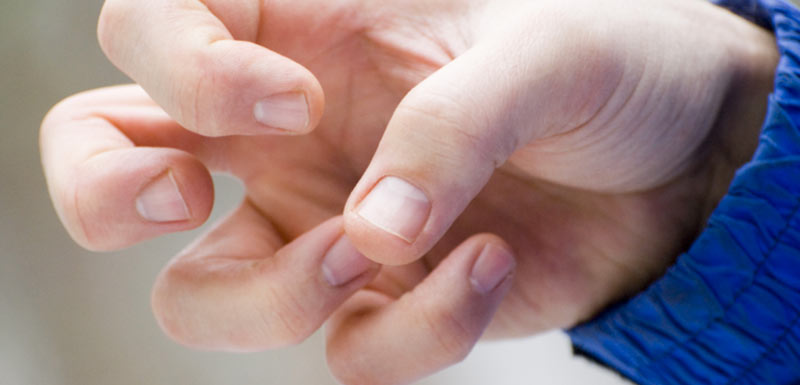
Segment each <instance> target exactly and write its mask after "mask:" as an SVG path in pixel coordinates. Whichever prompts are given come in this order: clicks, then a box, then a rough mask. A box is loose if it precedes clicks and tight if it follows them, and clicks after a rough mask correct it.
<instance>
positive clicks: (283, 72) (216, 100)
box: [98, 0, 324, 136]
mask: <svg viewBox="0 0 800 385" xmlns="http://www.w3.org/2000/svg"><path fill="white" fill-rule="evenodd" d="M260 3H261V2H260V1H258V0H249V1H241V2H236V3H235V5H231V4H225V6H224V7H222V8H220V9H218V10H217V11H218V13H221V14H222V15H223V16H224V19H223V18H220V17H219V15H217V14H215V13H214V12H213V11H214V5H213V4H211V3H208V4H209V6H206V4H204V3H203V2H201V1H199V0H184V1H168V0H137V1H134V0H107V1H106V3H105V5H104V6H103V10H102V12H101V15H100V22H99V25H98V38H99V41H100V46H101V47H102V49H103V51H104V52H105V53H106V55H107V56H108V58H109V59H110V60H111V62H113V63H114V65H116V66H117V67H118V68H120V69H121V70H122V71H123V72H124V73H125V74H127V75H128V76H130V77H131V78H132V79H133V80H135V81H136V82H137V83H139V84H140V85H141V86H142V87H143V88H144V89H145V90H146V91H147V93H148V94H149V95H150V96H151V97H152V98H153V99H154V100H155V101H156V102H157V103H158V104H159V105H160V106H161V107H162V108H164V110H165V111H167V113H168V114H169V115H170V116H171V117H173V118H174V119H175V120H176V121H178V122H179V123H180V124H181V125H182V126H184V127H186V128H187V129H190V130H192V131H195V132H197V133H199V134H202V135H206V136H224V135H257V134H265V133H273V134H275V133H278V134H281V133H282V134H301V133H306V132H308V131H310V130H311V129H312V128H313V127H314V126H315V125H316V124H317V123H318V122H319V119H320V117H321V116H322V111H323V108H324V106H323V105H324V96H323V93H322V87H321V86H320V84H319V82H318V81H317V79H316V78H315V77H314V76H313V75H312V74H311V72H309V71H308V70H307V69H306V68H304V67H303V66H301V65H300V64H298V63H296V62H294V61H292V60H290V59H288V58H286V57H284V56H281V55H279V54H277V53H275V52H273V51H271V50H269V49H267V48H265V47H261V46H259V45H257V44H254V43H252V42H250V41H252V40H255V38H256V35H257V34H258V29H259V22H260V18H261V15H260V13H261V7H260ZM217 8H219V7H217ZM223 20H225V21H227V22H228V23H235V24H236V27H235V28H234V27H229V26H227V25H226V24H225V23H224V22H223Z"/></svg>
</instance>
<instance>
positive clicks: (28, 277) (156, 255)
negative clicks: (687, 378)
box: [0, 0, 625, 385]
mask: <svg viewBox="0 0 800 385" xmlns="http://www.w3.org/2000/svg"><path fill="white" fill-rule="evenodd" d="M332 1H335V0H332ZM101 4H102V1H100V0H82V1H81V0H79V1H68V0H49V1H48V0H4V1H3V2H2V5H0V122H1V125H0V134H1V135H0V383H2V384H9V385H40V384H48V385H49V384H65V385H95V384H114V385H126V384H146V385H161V384H192V385H206V384H208V385H212V384H323V385H324V384H334V383H335V381H334V380H333V379H332V378H331V377H330V376H329V375H328V373H327V370H326V368H325V362H324V347H323V345H322V340H321V338H320V336H319V334H317V335H315V336H314V337H312V338H311V339H309V340H308V341H307V342H306V343H304V344H302V345H301V346H299V347H296V348H291V349H286V350H281V351H274V352H265V353H259V354H248V355H235V354H221V353H208V352H197V351H192V350H189V349H186V348H184V347H181V346H178V345H176V344H174V343H172V342H171V341H169V340H167V339H166V338H165V337H164V336H163V335H162V334H161V332H160V330H159V329H158V327H157V325H156V323H155V321H154V319H153V317H152V314H151V312H150V307H149V294H150V286H151V284H152V282H153V279H154V277H155V276H156V274H157V273H158V271H159V269H160V268H161V267H162V266H163V265H164V264H165V263H166V261H167V260H168V259H169V257H170V256H171V255H173V254H174V253H176V252H177V251H178V250H179V249H180V248H181V247H182V246H183V245H185V244H187V243H188V242H189V241H190V240H191V239H192V238H193V237H194V236H195V235H197V232H192V233H185V234H178V235H173V236H169V237H166V238H162V239H158V240H156V241H152V242H149V243H146V244H144V245H141V246H137V247H134V248H132V249H129V250H125V251H122V252H117V253H108V254H102V255H101V254H94V253H90V252H87V251H85V250H82V249H81V248H79V247H78V246H76V245H75V244H74V243H73V242H72V241H71V240H70V239H69V238H68V236H67V235H66V233H65V231H64V230H63V229H62V227H61V225H60V223H59V222H58V219H57V218H56V215H55V212H54V211H53V209H52V206H51V204H50V201H49V198H48V196H47V191H46V187H45V183H44V178H43V176H42V172H41V167H40V164H39V151H38V143H37V140H38V139H37V138H38V127H39V123H40V121H41V119H42V117H43V116H44V114H45V113H46V112H47V110H48V109H49V107H50V106H52V105H53V104H55V103H56V102H58V101H59V100H60V99H62V98H64V97H66V96H68V95H69V94H71V93H75V92H79V91H81V90H84V89H88V88H93V87H99V86H104V85H111V84H117V83H122V82H125V81H126V79H125V78H124V76H122V75H121V74H120V73H119V72H118V71H116V70H115V69H114V68H113V67H112V66H111V65H110V64H109V63H108V62H107V61H106V60H105V58H104V57H103V55H102V53H101V52H100V50H99V48H98V46H97V43H96V38H95V25H96V19H97V15H98V13H99V9H100V6H101ZM216 181H217V194H218V201H217V204H216V208H215V210H214V214H213V216H212V221H213V218H218V217H219V216H220V215H221V214H224V213H225V212H226V211H227V210H229V209H230V208H232V207H233V206H234V205H235V204H236V203H237V202H238V200H239V199H240V197H241V193H242V191H241V188H240V187H239V185H238V184H237V183H236V182H235V181H233V180H231V179H227V178H216ZM586 383H590V384H609V385H611V384H624V383H625V382H624V381H622V380H621V379H620V378H619V377H618V376H617V375H615V374H612V373H610V372H607V371H605V370H603V369H601V368H599V367H596V366H594V365H593V364H590V363H588V362H586V361H584V360H581V359H576V358H572V357H571V353H570V348H569V345H568V340H567V338H566V337H565V336H564V335H563V334H561V333H557V332H556V333H549V334H546V335H543V336H539V337H534V338H529V339H525V340H517V341H508V342H499V343H497V342H495V343H485V344H481V345H479V346H478V348H477V349H476V350H475V351H474V352H473V354H472V355H471V356H470V357H469V358H468V359H467V360H466V361H465V362H464V363H462V364H460V365H458V366H456V367H454V368H451V369H449V370H447V371H445V372H443V373H441V374H439V375H436V376H434V377H432V378H429V379H426V380H424V381H422V382H421V384H427V385H434V384H460V385H470V384H493V385H504V384H586Z"/></svg>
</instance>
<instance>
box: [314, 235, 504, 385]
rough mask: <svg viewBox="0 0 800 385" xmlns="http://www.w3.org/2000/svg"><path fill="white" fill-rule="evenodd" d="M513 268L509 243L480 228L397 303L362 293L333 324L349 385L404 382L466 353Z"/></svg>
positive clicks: (340, 372) (336, 359)
mask: <svg viewBox="0 0 800 385" xmlns="http://www.w3.org/2000/svg"><path fill="white" fill-rule="evenodd" d="M514 267H515V262H514V257H513V256H512V254H511V251H510V249H509V246H508V245H506V244H505V243H504V242H503V241H502V240H500V239H499V238H497V237H496V236H490V235H478V236H474V237H472V238H470V239H469V240H467V241H466V242H464V243H462V244H461V245H460V246H459V247H458V248H456V249H455V250H454V251H453V252H452V253H451V254H450V255H449V256H448V257H447V258H445V260H443V261H442V263H441V264H440V265H439V266H437V267H436V269H435V270H434V271H433V272H432V273H431V274H430V275H429V276H428V277H427V278H426V279H425V280H424V281H422V282H421V283H420V284H419V285H418V286H417V287H416V288H414V289H413V290H412V291H410V292H408V293H406V294H405V295H403V296H402V297H400V298H399V299H398V300H396V301H394V302H392V300H391V299H390V298H388V297H386V296H385V295H381V294H378V293H376V292H374V291H362V292H359V293H358V294H356V295H355V296H354V297H353V298H352V299H351V300H350V301H349V302H347V303H346V304H345V305H344V306H343V307H342V308H341V309H340V310H339V311H337V313H336V314H335V315H334V317H333V318H332V320H331V323H330V324H329V326H328V332H329V333H328V345H327V351H328V364H329V365H330V368H331V371H332V372H333V373H334V375H335V376H336V377H337V378H338V379H339V380H340V381H342V382H343V383H345V384H348V385H351V384H371V385H375V384H401V383H408V382H411V381H413V380H415V379H417V378H420V377H423V376H425V375H428V374H431V373H433V372H435V371H438V370H441V369H443V368H445V367H447V366H449V365H451V364H454V363H456V362H458V361H460V360H462V359H463V358H465V357H466V355H467V354H468V353H469V352H470V350H472V347H473V346H474V344H475V343H476V342H477V341H478V339H479V338H480V336H481V333H482V332H483V330H484V329H485V328H486V326H487V324H488V323H489V321H490V320H491V318H492V316H493V314H494V312H495V310H496V309H497V307H498V305H499V304H500V302H501V300H502V299H503V296H504V295H505V293H506V292H507V291H508V289H509V288H510V287H511V278H510V277H511V274H512V272H513V270H514Z"/></svg>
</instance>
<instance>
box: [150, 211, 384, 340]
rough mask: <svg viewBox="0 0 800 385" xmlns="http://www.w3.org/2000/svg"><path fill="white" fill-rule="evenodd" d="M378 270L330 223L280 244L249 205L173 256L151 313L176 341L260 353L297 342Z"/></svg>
mask: <svg viewBox="0 0 800 385" xmlns="http://www.w3.org/2000/svg"><path fill="white" fill-rule="evenodd" d="M377 271H378V265H377V264H375V263H373V262H371V261H370V260H368V259H366V258H365V257H364V256H363V255H361V253H359V252H358V251H357V250H356V249H355V247H354V246H353V245H352V244H351V243H350V241H349V240H348V239H347V237H346V236H345V235H343V230H342V221H341V218H339V217H337V218H334V219H331V220H329V221H327V222H325V223H323V224H321V225H319V226H317V227H316V228H314V229H312V230H311V231H309V232H308V233H306V234H304V235H302V236H300V237H299V238H297V239H295V240H293V241H292V242H290V243H288V244H286V245H283V246H282V240H281V239H280V237H279V236H278V235H277V232H276V231H275V229H274V227H273V226H272V224H271V223H270V222H269V221H268V220H267V219H266V218H265V217H264V216H263V215H261V214H260V213H259V212H258V210H257V209H255V208H254V207H253V206H252V205H251V204H250V203H249V202H246V203H245V204H243V205H242V207H241V208H240V209H239V210H238V211H237V212H235V213H234V214H233V215H231V216H230V217H229V218H227V219H226V220H224V221H223V222H222V223H221V224H220V225H219V226H217V227H216V228H215V229H214V230H212V231H211V232H210V233H209V234H208V235H206V236H204V237H202V238H201V239H200V240H199V241H197V242H196V243H195V244H194V245H192V246H190V247H189V248H188V249H187V250H186V251H184V252H183V253H181V255H179V256H178V257H176V258H175V259H174V260H173V262H172V263H170V264H169V265H168V266H167V267H166V268H165V269H164V271H163V272H162V274H161V275H160V276H159V278H158V280H157V282H156V285H155V288H154V289H153V310H154V312H155V314H156V318H157V319H158V320H159V323H160V325H161V327H162V328H163V329H164V331H165V332H166V333H167V334H168V335H169V336H170V337H172V338H173V339H175V340H176V341H178V342H180V343H182V344H184V345H188V346H192V347H195V348H202V349H213V350H229V351H258V350H265V349H271V348H278V347H283V346H287V345H293V344H296V343H299V342H301V341H303V340H304V339H306V338H307V337H308V336H310V335H311V334H312V333H313V332H314V331H315V330H317V329H318V328H319V327H320V325H322V323H323V322H324V321H325V320H326V319H327V318H328V316H329V315H330V314H331V313H332V312H333V311H334V310H335V309H336V308H337V307H338V306H339V305H340V304H341V303H342V302H344V301H345V300H346V299H347V298H348V297H350V295H352V294H353V293H354V292H355V291H357V290H358V289H360V288H361V287H363V286H364V285H365V284H367V283H368V282H370V281H371V280H372V278H373V277H374V276H375V274H376V273H377Z"/></svg>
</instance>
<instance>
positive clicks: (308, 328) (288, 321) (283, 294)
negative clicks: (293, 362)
mask: <svg viewBox="0 0 800 385" xmlns="http://www.w3.org/2000/svg"><path fill="white" fill-rule="evenodd" d="M266 295H267V298H266V300H265V301H264V303H265V304H267V305H265V306H258V307H257V308H256V309H255V312H256V314H258V317H259V320H260V322H259V323H258V324H259V325H260V329H261V330H260V334H261V335H262V336H263V338H264V340H265V344H266V345H269V346H270V347H285V346H293V345H297V344H300V343H302V342H303V341H305V340H306V339H307V338H308V337H309V336H311V335H312V334H313V333H314V332H315V331H316V330H317V328H318V326H319V325H318V324H317V322H315V321H316V319H315V317H313V315H311V314H308V312H307V311H306V309H305V307H304V306H303V302H302V301H301V300H300V299H299V298H297V297H296V296H294V295H292V294H291V293H290V292H289V291H288V290H277V289H274V288H272V289H269V290H267V294H266Z"/></svg>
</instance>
